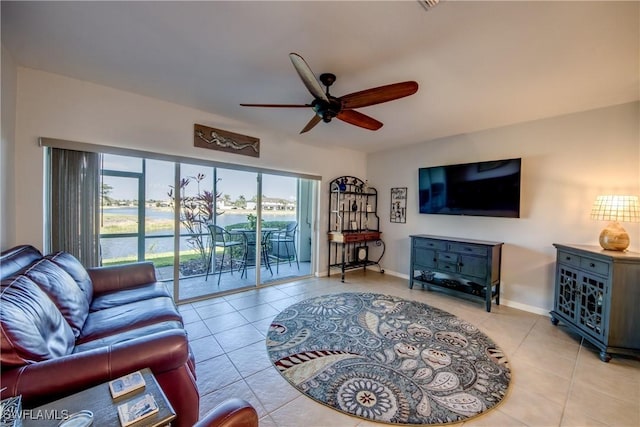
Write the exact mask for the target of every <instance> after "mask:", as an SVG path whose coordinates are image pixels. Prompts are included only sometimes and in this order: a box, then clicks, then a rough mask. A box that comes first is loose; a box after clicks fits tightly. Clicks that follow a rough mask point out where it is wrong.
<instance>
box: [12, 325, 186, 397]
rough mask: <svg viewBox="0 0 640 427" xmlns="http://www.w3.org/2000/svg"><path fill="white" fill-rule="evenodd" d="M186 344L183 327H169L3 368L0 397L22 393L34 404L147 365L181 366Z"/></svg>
mask: <svg viewBox="0 0 640 427" xmlns="http://www.w3.org/2000/svg"><path fill="white" fill-rule="evenodd" d="M188 359H189V344H188V341H187V336H186V333H185V331H184V330H179V329H175V330H170V331H162V332H158V333H155V334H151V335H148V336H145V337H139V338H134V339H131V340H128V341H124V342H119V343H116V344H112V345H110V346H106V347H100V348H96V349H93V350H89V351H84V352H80V353H74V354H69V355H67V356H63V357H59V358H56V359H51V360H47V361H43V362H38V363H34V364H31V365H25V366H21V367H19V368H16V369H11V370H3V372H2V377H1V379H2V386H3V387H6V390H4V391H3V392H2V398H4V397H6V396H17V395H22V399H23V402H25V403H26V405H27V406H28V407H33V406H38V405H40V404H42V403H46V402H49V401H52V400H55V399H58V398H61V397H64V396H68V395H70V394H73V393H76V392H78V391H80V390H84V389H87V388H89V387H93V386H95V385H98V384H101V383H104V382H107V381H110V380H112V379H115V378H118V377H120V376H123V375H125V374H127V373H130V372H133V371H137V370H140V369H143V368H150V369H151V371H152V372H153V373H154V374H157V373H162V372H166V371H171V370H174V369H178V368H180V367H182V366H185V364H186V363H187V360H188Z"/></svg>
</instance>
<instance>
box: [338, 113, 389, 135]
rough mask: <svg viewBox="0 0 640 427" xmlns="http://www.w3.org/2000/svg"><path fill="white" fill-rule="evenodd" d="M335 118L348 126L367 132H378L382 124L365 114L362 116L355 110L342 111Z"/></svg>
mask: <svg viewBox="0 0 640 427" xmlns="http://www.w3.org/2000/svg"><path fill="white" fill-rule="evenodd" d="M336 117H337V118H338V119H340V120H342V121H343V122H347V123H349V124H352V125H356V126H360V127H361V128H365V129H369V130H378V129H380V128H381V127H382V122H379V121H377V120H376V119H374V118H373V117H369V116H367V115H366V114H362V113H360V112H358V111H355V110H342V111H340V112H339V113H338V115H337V116H336Z"/></svg>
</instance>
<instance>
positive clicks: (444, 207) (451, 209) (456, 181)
mask: <svg viewBox="0 0 640 427" xmlns="http://www.w3.org/2000/svg"><path fill="white" fill-rule="evenodd" d="M521 160H522V159H519V158H518V159H506V160H494V161H489V162H476V163H464V164H458V165H446V166H434V167H425V168H420V169H419V170H418V192H419V193H418V198H419V204H420V205H419V206H420V213H423V214H442V215H472V216H491V217H506V218H519V217H520V174H521V163H522V161H521Z"/></svg>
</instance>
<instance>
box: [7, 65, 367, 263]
mask: <svg viewBox="0 0 640 427" xmlns="http://www.w3.org/2000/svg"><path fill="white" fill-rule="evenodd" d="M17 100H18V102H17V106H18V108H17V125H16V146H15V151H16V152H15V172H14V173H13V175H14V179H13V182H14V183H15V191H16V194H17V195H18V196H17V199H18V202H17V204H16V227H15V229H16V237H15V238H16V241H17V242H18V243H28V244H33V245H34V246H36V247H38V248H42V247H43V234H44V231H43V212H44V210H43V180H44V178H43V152H44V149H43V148H41V147H39V146H38V138H39V137H50V138H59V139H66V140H71V141H80V142H87V143H92V144H100V145H109V146H117V147H126V148H131V149H138V150H145V151H153V152H158V153H164V154H172V155H179V156H186V157H193V158H200V159H210V160H215V161H221V162H227V163H235V164H244V165H251V166H257V167H263V168H271V169H277V170H282V171H294V172H302V173H306V174H312V175H320V176H322V181H323V184H322V188H321V190H320V191H321V196H324V195H325V194H324V193H325V192H326V191H325V188H327V183H328V182H329V181H330V180H332V179H333V178H335V177H336V176H340V175H345V174H353V175H357V176H364V174H365V173H366V156H365V155H364V154H362V153H358V152H355V151H350V150H336V149H324V148H320V147H313V146H309V145H306V144H302V143H300V142H298V141H294V140H291V139H287V138H284V137H282V136H280V135H276V134H273V133H269V132H265V131H262V130H260V129H256V128H252V127H250V126H248V125H245V124H243V123H238V122H234V121H231V120H228V119H225V118H223V117H219V116H216V115H212V114H210V113H206V112H204V111H200V110H195V109H192V108H187V107H184V106H181V105H176V104H172V103H168V102H164V101H160V100H157V99H153V98H149V97H144V96H140V95H136V94H133V93H130V92H124V91H120V90H115V89H112V88H108V87H104V86H100V85H96V84H93V83H88V82H84V81H80V80H75V79H71V78H67V77H64V76H60V75H56V74H51V73H45V72H41V71H36V70H33V69H27V68H18V96H17ZM194 123H198V124H203V125H208V126H212V127H216V128H221V129H225V130H229V131H232V132H237V133H241V134H245V135H250V136H254V137H257V138H260V158H254V157H248V156H241V155H237V154H233V153H223V152H216V151H212V150H206V149H202V148H196V147H194V146H193V125H194ZM325 200H326V197H322V198H321V201H322V203H323V204H322V206H321V207H320V214H321V216H320V218H319V221H318V225H319V238H318V243H319V245H320V248H319V250H320V252H319V255H320V263H319V266H318V268H319V269H320V270H326V252H327V250H326V238H325V236H326V231H327V228H326V224H327V217H326V215H327V214H326V209H325V207H324V206H325V205H324V203H325Z"/></svg>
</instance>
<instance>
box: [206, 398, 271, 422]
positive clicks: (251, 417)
mask: <svg viewBox="0 0 640 427" xmlns="http://www.w3.org/2000/svg"><path fill="white" fill-rule="evenodd" d="M193 427H258V413H257V412H256V410H255V408H254V407H253V406H251V404H249V403H248V402H246V401H244V400H242V399H238V398H233V399H227V400H225V401H224V402H222V403H221V404H220V405H218V406H216V407H215V408H213V409H212V410H211V411H209V412H208V413H207V414H206V415H205V416H204V417H202V418H201V419H200V420H199V421H198V422H197V423H195V424H194V426H193Z"/></svg>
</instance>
